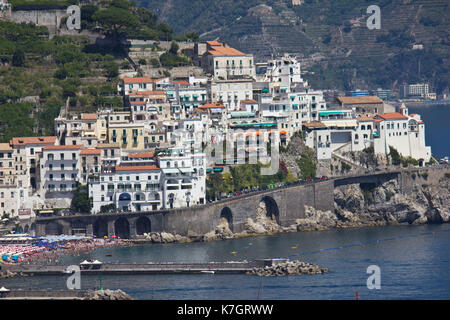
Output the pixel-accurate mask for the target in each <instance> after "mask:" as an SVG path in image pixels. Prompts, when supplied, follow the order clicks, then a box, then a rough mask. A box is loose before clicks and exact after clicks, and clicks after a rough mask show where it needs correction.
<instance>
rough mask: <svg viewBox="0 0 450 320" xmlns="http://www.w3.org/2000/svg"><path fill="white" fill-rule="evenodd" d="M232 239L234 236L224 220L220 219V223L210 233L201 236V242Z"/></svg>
mask: <svg viewBox="0 0 450 320" xmlns="http://www.w3.org/2000/svg"><path fill="white" fill-rule="evenodd" d="M232 238H234V234H233V232H232V231H231V229H230V226H229V225H228V221H227V219H225V218H221V219H220V223H219V224H218V225H217V226H216V227H215V228H214V230H213V231H210V232H208V233H206V234H204V235H203V239H202V240H203V241H213V240H225V239H232Z"/></svg>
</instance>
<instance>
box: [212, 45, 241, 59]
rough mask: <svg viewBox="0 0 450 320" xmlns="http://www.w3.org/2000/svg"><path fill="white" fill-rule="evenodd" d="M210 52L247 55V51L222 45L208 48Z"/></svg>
mask: <svg viewBox="0 0 450 320" xmlns="http://www.w3.org/2000/svg"><path fill="white" fill-rule="evenodd" d="M208 53H209V54H212V55H213V56H219V57H220V56H245V53H242V52H240V51H239V50H236V49H234V48H225V47H221V46H217V47H213V48H212V49H211V50H208Z"/></svg>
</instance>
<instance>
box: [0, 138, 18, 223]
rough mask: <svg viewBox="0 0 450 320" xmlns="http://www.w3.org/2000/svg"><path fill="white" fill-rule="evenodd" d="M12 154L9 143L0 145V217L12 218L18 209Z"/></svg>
mask: <svg viewBox="0 0 450 320" xmlns="http://www.w3.org/2000/svg"><path fill="white" fill-rule="evenodd" d="M13 152H14V150H13V148H11V146H10V145H9V143H0V216H1V215H3V214H5V213H6V214H9V215H11V216H14V215H16V214H17V211H18V209H19V205H18V201H17V199H18V198H19V195H18V194H17V179H16V172H15V162H14V156H13ZM22 192H23V191H22Z"/></svg>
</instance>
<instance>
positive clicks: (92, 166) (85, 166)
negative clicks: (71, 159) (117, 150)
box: [80, 148, 102, 184]
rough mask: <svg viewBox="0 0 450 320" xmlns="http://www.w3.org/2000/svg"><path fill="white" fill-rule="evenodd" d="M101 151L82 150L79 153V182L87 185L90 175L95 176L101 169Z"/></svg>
mask: <svg viewBox="0 0 450 320" xmlns="http://www.w3.org/2000/svg"><path fill="white" fill-rule="evenodd" d="M101 151H102V150H101V149H96V148H84V149H81V151H80V182H81V183H82V184H87V183H88V178H89V176H90V175H95V174H98V173H99V172H100V169H101Z"/></svg>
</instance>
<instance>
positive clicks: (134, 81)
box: [117, 77, 155, 96]
mask: <svg viewBox="0 0 450 320" xmlns="http://www.w3.org/2000/svg"><path fill="white" fill-rule="evenodd" d="M154 86H155V85H154V83H153V80H152V79H150V78H148V77H132V78H128V77H127V78H123V80H122V82H120V83H119V84H118V85H117V92H118V93H119V94H120V95H125V96H126V95H129V94H130V93H131V92H135V91H151V90H154Z"/></svg>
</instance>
